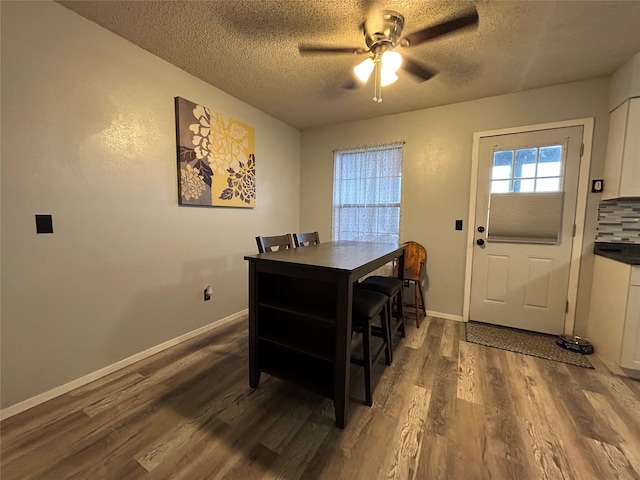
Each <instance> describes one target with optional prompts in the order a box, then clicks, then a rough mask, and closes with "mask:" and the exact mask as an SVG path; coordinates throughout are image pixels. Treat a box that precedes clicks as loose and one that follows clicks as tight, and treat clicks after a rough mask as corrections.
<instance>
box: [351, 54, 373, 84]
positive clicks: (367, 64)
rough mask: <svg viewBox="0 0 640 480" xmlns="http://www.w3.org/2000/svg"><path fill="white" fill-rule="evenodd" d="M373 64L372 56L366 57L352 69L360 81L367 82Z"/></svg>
mask: <svg viewBox="0 0 640 480" xmlns="http://www.w3.org/2000/svg"><path fill="white" fill-rule="evenodd" d="M374 66H375V63H374V62H373V58H367V59H366V60H365V61H364V62H362V63H359V64H358V65H356V66H355V67H353V71H354V73H355V74H356V77H358V79H359V80H360V81H361V82H362V83H367V81H368V80H369V77H370V76H371V72H373V67H374Z"/></svg>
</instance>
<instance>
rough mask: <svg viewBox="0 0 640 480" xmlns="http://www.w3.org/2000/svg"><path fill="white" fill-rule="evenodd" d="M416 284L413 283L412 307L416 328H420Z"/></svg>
mask: <svg viewBox="0 0 640 480" xmlns="http://www.w3.org/2000/svg"><path fill="white" fill-rule="evenodd" d="M418 288H419V287H418V282H413V302H414V303H413V305H414V306H415V308H416V328H420V321H419V319H418V316H419V315H418V314H419V313H420V307H419V306H418Z"/></svg>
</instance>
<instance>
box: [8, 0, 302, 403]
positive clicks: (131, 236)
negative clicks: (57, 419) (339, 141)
mask: <svg viewBox="0 0 640 480" xmlns="http://www.w3.org/2000/svg"><path fill="white" fill-rule="evenodd" d="M1 9H2V10H1V17H2V18H1V20H2V30H1V34H2V39H1V40H2V57H1V60H2V93H1V95H2V97H1V104H2V111H1V113H2V147H1V149H2V150H1V154H2V160H1V161H2V163H1V173H2V189H1V192H2V202H1V203H2V244H1V245H2V253H1V255H2V257H1V258H2V276H1V281H2V294H3V296H2V304H1V305H2V322H1V331H2V340H1V363H2V365H1V366H2V370H1V373H2V384H1V388H2V390H1V393H2V398H1V405H2V407H6V406H9V405H13V404H15V403H17V402H20V401H23V400H25V399H28V398H31V397H33V396H34V395H37V394H40V393H43V392H46V391H48V390H50V389H52V388H54V387H57V386H59V385H63V384H65V383H67V382H69V381H72V380H74V379H77V378H79V377H82V376H84V375H87V374H89V373H91V372H94V371H96V370H98V369H101V368H103V367H106V366H108V365H111V364H113V363H115V362H117V361H119V360H122V359H124V358H127V357H129V356H131V355H133V354H136V353H138V352H141V351H143V350H146V349H148V348H150V347H153V346H155V345H158V344H160V343H163V342H165V341H167V340H170V339H173V338H175V337H177V336H180V335H182V334H185V333H186V332H190V331H193V330H195V329H197V328H199V327H202V326H204V325H207V324H209V323H211V322H214V321H217V320H220V319H223V318H225V317H227V316H229V315H232V314H234V313H237V312H240V311H242V310H244V309H246V307H247V283H248V282H247V265H246V262H245V261H244V260H243V256H244V255H246V254H253V253H256V245H255V240H254V237H255V236H256V235H262V234H264V235H268V234H276V233H284V232H289V231H294V230H297V229H298V226H299V225H298V222H299V206H298V200H299V195H300V190H299V175H300V170H299V158H300V134H299V132H298V131H297V130H295V129H293V128H291V127H288V126H286V125H284V124H283V123H281V122H279V121H277V120H275V119H273V118H271V117H269V116H267V115H266V114H264V113H262V112H260V111H258V110H256V109H255V108H253V107H251V106H249V105H247V104H245V103H242V102H240V101H238V100H237V99H235V98H232V97H230V96H229V95H227V94H225V93H223V92H221V91H220V90H218V89H216V88H213V87H211V86H210V85H207V84H205V83H203V82H202V81H200V80H197V79H196V78H194V77H192V76H190V75H188V74H186V73H184V72H183V71H182V70H180V69H178V68H176V67H173V66H171V65H169V64H168V63H166V62H164V61H163V60H160V59H159V58H157V57H155V56H153V55H151V54H149V53H147V52H145V51H143V50H141V49H139V48H138V47H135V46H133V45H132V44H130V43H128V42H127V41H125V40H123V39H122V38H120V37H118V36H116V35H114V34H112V33H110V32H108V31H107V30H104V29H102V28H100V27H98V26H96V25H95V24H93V23H91V22H89V21H87V20H85V19H83V18H81V17H79V16H78V15H76V14H75V13H72V12H71V11H69V10H67V9H65V8H64V7H62V6H60V5H58V4H56V3H52V2H15V3H14V2H2V3H1ZM175 96H181V97H184V98H186V99H189V100H191V101H194V102H197V103H200V104H203V105H206V106H208V107H210V108H211V109H213V110H214V111H219V112H223V113H225V114H227V115H229V116H231V117H233V118H236V119H238V120H240V121H242V122H245V123H247V124H249V125H252V126H253V127H254V128H255V134H256V174H257V202H256V205H257V206H256V208H255V209H253V210H250V209H230V208H206V207H205V208H195V207H179V206H178V205H177V175H176V170H177V167H176V162H177V161H176V140H175V121H174V103H173V102H174V97H175ZM37 213H50V214H52V215H53V227H54V234H53V235H36V232H35V221H34V214H37ZM209 284H210V285H212V287H213V290H214V295H213V299H212V300H211V301H210V302H206V303H205V302H203V298H202V297H203V289H204V287H205V286H206V285H209Z"/></svg>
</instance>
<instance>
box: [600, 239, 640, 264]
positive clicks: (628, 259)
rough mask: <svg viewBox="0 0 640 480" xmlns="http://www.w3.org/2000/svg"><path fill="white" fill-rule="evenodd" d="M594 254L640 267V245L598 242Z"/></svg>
mask: <svg viewBox="0 0 640 480" xmlns="http://www.w3.org/2000/svg"><path fill="white" fill-rule="evenodd" d="M593 253H594V254H595V255H600V256H601V257H606V258H610V259H611V260H617V261H618V262H622V263H626V264H628V265H640V244H635V243H609V242H596V243H595V244H594V246H593Z"/></svg>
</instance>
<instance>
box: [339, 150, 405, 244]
mask: <svg viewBox="0 0 640 480" xmlns="http://www.w3.org/2000/svg"><path fill="white" fill-rule="evenodd" d="M401 191H402V143H394V144H389V145H383V146H376V147H366V148H358V149H353V150H341V151H337V152H336V153H335V158H334V175H333V233H332V237H333V240H359V241H365V242H398V241H399V238H400V197H401Z"/></svg>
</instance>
